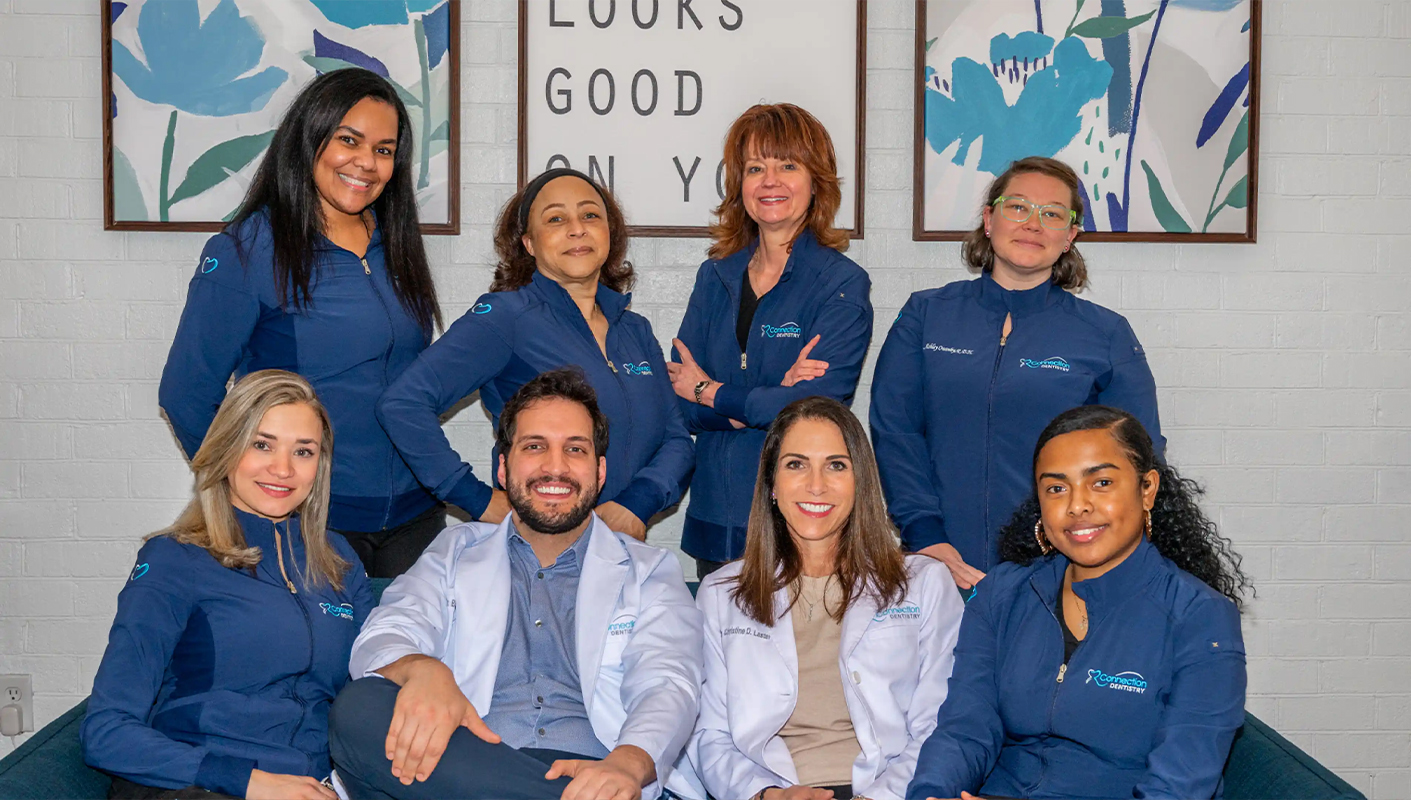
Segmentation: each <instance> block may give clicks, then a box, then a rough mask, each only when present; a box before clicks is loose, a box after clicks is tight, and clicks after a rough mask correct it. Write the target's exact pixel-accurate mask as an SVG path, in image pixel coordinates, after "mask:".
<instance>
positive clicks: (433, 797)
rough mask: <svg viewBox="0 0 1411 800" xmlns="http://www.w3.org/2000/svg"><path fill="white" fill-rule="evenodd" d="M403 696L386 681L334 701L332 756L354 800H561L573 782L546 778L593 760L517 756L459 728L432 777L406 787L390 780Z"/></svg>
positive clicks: (362, 683) (551, 753) (356, 684)
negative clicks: (554, 768)
mask: <svg viewBox="0 0 1411 800" xmlns="http://www.w3.org/2000/svg"><path fill="white" fill-rule="evenodd" d="M398 689H399V687H398V686H397V684H395V683H393V682H391V681H389V680H387V679H386V678H363V679H361V680H356V681H353V682H352V683H349V684H348V685H347V686H345V687H343V691H341V692H339V693H338V698H337V699H336V700H334V701H333V708H332V710H331V711H330V712H329V717H328V743H329V748H330V749H331V750H332V752H333V763H334V766H335V767H336V768H337V770H338V777H339V778H340V779H341V780H342V781H343V786H344V788H346V789H347V790H348V795H349V796H350V797H351V798H352V799H353V800H386V799H387V798H392V800H558V798H559V797H560V796H561V795H562V794H563V790H564V788H565V787H567V786H568V784H569V779H568V778H559V779H557V780H552V781H548V780H544V773H546V772H548V771H549V766H550V765H551V764H553V762H554V761H556V760H558V759H560V758H577V759H586V758H587V756H580V755H577V754H575V753H565V752H560V751H558V750H531V749H528V748H526V749H524V750H516V749H514V748H513V747H510V746H509V745H507V744H490V743H489V742H486V741H485V740H483V739H481V738H480V737H478V736H476V735H475V734H473V733H471V732H470V731H468V730H466V729H465V728H457V729H456V732H455V733H453V734H451V740H450V742H448V743H447V744H446V752H445V753H444V754H442V756H441V761H440V763H438V764H437V765H436V769H435V770H434V771H432V773H431V775H430V776H428V777H427V779H426V780H425V781H413V782H412V785H411V786H403V785H402V782H401V781H400V780H398V779H397V777H396V776H394V775H393V774H392V762H391V761H390V760H388V758H387V747H386V742H387V729H388V728H389V727H391V725H392V710H393V708H394V707H395V706H396V704H397V691H398Z"/></svg>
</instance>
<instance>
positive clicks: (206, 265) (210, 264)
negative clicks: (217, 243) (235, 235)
mask: <svg viewBox="0 0 1411 800" xmlns="http://www.w3.org/2000/svg"><path fill="white" fill-rule="evenodd" d="M219 266H220V261H219V260H218V259H214V258H207V259H206V260H205V261H202V262H201V274H202V275H205V274H206V273H208V272H215V271H216V267H219Z"/></svg>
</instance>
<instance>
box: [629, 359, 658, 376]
mask: <svg viewBox="0 0 1411 800" xmlns="http://www.w3.org/2000/svg"><path fill="white" fill-rule="evenodd" d="M622 369H623V370H625V371H626V372H627V374H628V375H650V374H652V365H651V364H648V363H647V362H645V361H643V362H642V363H640V364H631V363H628V362H623V364H622Z"/></svg>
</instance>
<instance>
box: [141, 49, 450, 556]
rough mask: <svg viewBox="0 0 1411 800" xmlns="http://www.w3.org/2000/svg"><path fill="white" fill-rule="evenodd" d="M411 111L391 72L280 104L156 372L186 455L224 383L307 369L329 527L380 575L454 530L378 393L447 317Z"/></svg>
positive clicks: (349, 73)
mask: <svg viewBox="0 0 1411 800" xmlns="http://www.w3.org/2000/svg"><path fill="white" fill-rule="evenodd" d="M413 138H414V137H413V136H412V128H411V118H410V117H409V116H408V115H407V110H406V108H405V107H404V106H403V105H402V101H401V100H400V99H399V98H398V97H397V92H396V90H395V89H394V88H393V87H392V86H391V84H389V83H388V82H387V81H386V80H384V79H383V78H381V77H380V76H378V75H377V74H375V73H373V72H369V71H367V70H363V69H345V70H338V71H336V72H330V73H327V74H325V75H321V76H319V77H318V78H316V79H314V80H313V81H312V82H311V83H309V85H308V86H306V87H304V89H303V91H301V92H300V93H299V95H298V97H296V98H295V99H294V102H293V104H292V105H291V106H290V107H289V110H288V111H287V112H286V113H285V115H284V119H283V120H282V121H281V122H280V124H279V129H278V130H277V131H276V132H275V135H274V139H273V140H272V141H271V143H270V147H269V150H268V152H267V153H266V154H265V156H264V160H263V161H262V162H261V164H260V166H259V169H258V170H257V171H256V173H255V178H254V181H253V182H252V183H251V185H250V190H249V192H248V194H247V195H246V197H245V201H244V203H243V204H242V205H241V207H240V210H239V211H238V212H237V213H236V215H235V218H234V219H233V220H232V221H231V223H230V224H229V225H227V226H226V228H225V230H224V231H222V232H221V233H219V234H217V235H216V236H213V237H211V239H210V241H208V242H207V243H206V247H205V249H204V250H203V251H202V252H201V258H200V261H199V262H198V264H197V268H196V273H195V275H194V276H193V277H192V279H191V285H190V288H189V289H188V291H187V298H186V308H185V310H184V311H183V312H182V315H181V325H180V327H179V328H178V329H177V333H176V339H175V341H174V342H173V343H172V348H171V353H170V355H169V356H168V357H167V364H166V368H165V369H164V370H163V372H162V384H161V389H160V394H159V399H160V402H161V406H162V409H163V410H164V411H165V412H166V414H167V419H168V420H169V421H170V422H171V425H172V429H173V430H174V431H175V432H176V436H177V438H178V439H179V440H180V442H181V446H182V448H183V449H184V450H185V451H186V453H187V455H188V456H192V455H194V454H195V452H196V450H197V449H198V448H199V447H200V445H201V440H202V439H203V438H205V435H206V429H207V428H209V427H210V424H211V420H212V419H213V418H214V417H215V413H216V409H217V408H219V407H220V403H221V399H222V398H224V397H225V391H226V388H225V387H226V383H227V382H228V381H229V379H230V377H231V375H232V374H234V375H235V376H236V377H237V378H238V377H240V376H241V375H244V374H246V373H249V372H252V371H255V370H259V369H266V368H275V367H277V368H281V369H287V370H291V371H293V372H297V373H299V374H300V375H303V376H304V377H305V378H307V379H308V380H309V382H310V383H312V384H313V386H314V388H315V389H316V390H317V391H318V394H319V397H320V398H322V400H323V402H324V404H325V405H326V406H327V407H328V411H329V414H330V416H331V417H332V419H333V426H334V428H335V429H336V430H337V432H338V454H337V458H336V459H335V460H334V462H333V493H332V498H331V501H330V507H329V514H328V520H329V527H330V528H332V529H334V530H337V531H339V532H340V533H342V534H344V535H345V536H346V537H347V538H348V541H349V542H350V543H351V544H352V545H353V548H354V549H355V550H356V551H357V553H358V556H359V558H361V559H362V561H363V565H364V566H365V567H366V569H367V571H368V574H369V575H371V576H373V577H393V576H396V575H399V574H401V573H402V572H404V571H405V570H406V569H407V567H409V566H411V564H412V562H414V561H415V560H416V558H417V556H419V555H420V554H421V551H422V550H423V549H425V547H426V545H427V544H429V543H430V542H431V540H432V539H434V538H435V537H436V534H437V533H439V532H440V531H441V529H442V528H444V527H445V515H444V513H443V512H444V506H442V504H441V503H440V502H439V501H438V500H437V499H436V497H435V496H433V495H432V494H431V493H430V492H428V491H426V490H425V489H423V488H422V487H421V485H420V484H418V483H417V481H416V478H415V477H413V476H412V474H411V471H410V470H408V469H407V466H406V464H404V463H403V462H402V459H401V458H400V457H398V455H397V453H396V451H395V450H394V448H393V447H392V443H391V442H390V441H388V439H387V435H386V433H384V432H383V430H382V427H381V426H380V425H378V423H377V419H376V417H375V416H374V411H373V407H374V405H375V404H376V402H377V398H378V397H379V396H380V395H381V394H382V390H383V389H385V388H387V386H388V385H390V384H391V383H392V381H393V380H395V379H396V378H397V376H399V375H400V374H401V373H402V371H403V370H404V369H406V368H407V366H408V365H410V364H411V363H412V362H413V361H415V360H416V357H417V355H418V354H420V353H421V351H422V350H424V349H426V346H427V345H428V344H429V343H430V341H431V334H432V330H433V329H434V328H435V327H438V326H439V325H440V323H441V314H440V307H439V305H438V304H437V300H436V288H435V286H434V285H433V284H432V280H431V270H430V267H429V265H428V264H427V259H426V250H425V248H424V247H423V245H422V240H421V231H420V228H419V224H418V220H417V206H416V194H415V190H414V188H413V182H412V181H413V175H412V164H413V154H412V141H413Z"/></svg>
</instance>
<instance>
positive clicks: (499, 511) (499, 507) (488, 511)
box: [480, 489, 510, 525]
mask: <svg viewBox="0 0 1411 800" xmlns="http://www.w3.org/2000/svg"><path fill="white" fill-rule="evenodd" d="M509 515H510V496H509V495H508V494H506V493H505V490H504V489H492V490H491V491H490V504H489V505H487V506H485V512H484V513H483V514H481V515H480V521H481V522H488V523H490V524H492V525H499V524H500V523H501V522H504V521H505V517H508V516H509Z"/></svg>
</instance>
